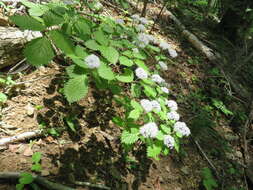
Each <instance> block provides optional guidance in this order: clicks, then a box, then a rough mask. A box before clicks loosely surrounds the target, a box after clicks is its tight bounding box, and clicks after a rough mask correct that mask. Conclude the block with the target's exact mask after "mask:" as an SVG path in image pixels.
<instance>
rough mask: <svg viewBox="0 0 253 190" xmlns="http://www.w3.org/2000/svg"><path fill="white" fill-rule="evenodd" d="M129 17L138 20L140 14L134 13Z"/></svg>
mask: <svg viewBox="0 0 253 190" xmlns="http://www.w3.org/2000/svg"><path fill="white" fill-rule="evenodd" d="M131 18H132V19H133V20H134V21H135V22H139V20H140V16H139V15H137V14H135V15H132V16H131Z"/></svg>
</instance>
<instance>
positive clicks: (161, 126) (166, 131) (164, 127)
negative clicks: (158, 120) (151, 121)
mask: <svg viewBox="0 0 253 190" xmlns="http://www.w3.org/2000/svg"><path fill="white" fill-rule="evenodd" d="M160 128H161V129H162V130H163V131H164V132H165V133H167V134H170V133H171V128H170V127H168V126H166V125H160Z"/></svg>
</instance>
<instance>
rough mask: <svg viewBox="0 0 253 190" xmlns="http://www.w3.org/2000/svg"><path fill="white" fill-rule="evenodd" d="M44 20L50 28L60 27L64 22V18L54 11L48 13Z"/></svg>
mask: <svg viewBox="0 0 253 190" xmlns="http://www.w3.org/2000/svg"><path fill="white" fill-rule="evenodd" d="M42 18H43V20H44V22H45V24H46V25H47V26H48V27H49V26H54V25H58V24H61V23H63V22H64V18H63V16H61V15H59V14H56V13H55V12H53V11H52V10H49V11H47V12H46V13H45V14H44V15H43V17H42Z"/></svg>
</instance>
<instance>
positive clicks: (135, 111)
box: [128, 109, 140, 120]
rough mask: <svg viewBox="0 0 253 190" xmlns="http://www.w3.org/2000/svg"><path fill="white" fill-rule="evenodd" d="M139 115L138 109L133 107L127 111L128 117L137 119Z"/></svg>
mask: <svg viewBox="0 0 253 190" xmlns="http://www.w3.org/2000/svg"><path fill="white" fill-rule="evenodd" d="M139 117H140V110H137V109H134V110H132V111H131V112H130V113H129V116H128V118H130V119H133V120H137V119H138V118H139Z"/></svg>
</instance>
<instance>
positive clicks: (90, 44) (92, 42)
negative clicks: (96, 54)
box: [84, 40, 100, 51]
mask: <svg viewBox="0 0 253 190" xmlns="http://www.w3.org/2000/svg"><path fill="white" fill-rule="evenodd" d="M84 45H85V46H86V47H87V48H89V49H91V50H95V51H96V50H99V47H100V45H99V44H98V43H97V42H96V41H95V40H88V41H86V42H85V43H84Z"/></svg>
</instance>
